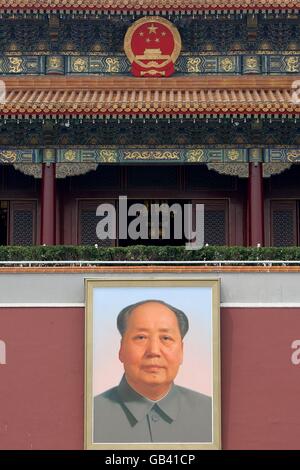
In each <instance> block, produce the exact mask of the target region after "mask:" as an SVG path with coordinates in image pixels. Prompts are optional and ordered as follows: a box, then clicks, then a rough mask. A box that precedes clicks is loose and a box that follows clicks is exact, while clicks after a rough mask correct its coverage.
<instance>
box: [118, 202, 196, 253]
mask: <svg viewBox="0 0 300 470" xmlns="http://www.w3.org/2000/svg"><path fill="white" fill-rule="evenodd" d="M190 202H191V201H189V200H180V201H178V200H162V199H159V200H154V199H151V200H150V199H148V200H132V199H131V200H128V208H129V207H130V206H132V205H133V204H143V205H144V206H145V207H146V208H147V211H148V214H149V219H148V239H147V240H145V239H138V240H132V239H130V238H127V239H126V240H122V239H119V246H129V245H152V246H153V245H156V246H163V245H168V246H180V245H184V244H185V243H186V241H187V240H186V239H185V237H184V226H183V212H184V204H188V203H190ZM152 204H158V205H161V204H165V205H167V206H169V207H171V206H172V205H173V204H177V210H176V209H175V208H174V209H175V211H176V212H177V211H178V210H179V211H180V215H181V214H182V227H181V231H182V238H180V239H178V238H175V233H174V212H171V213H170V219H169V223H168V218H166V219H165V220H163V218H162V215H160V218H159V227H156V229H153V227H152V226H151V218H150V214H151V205H152ZM180 215H179V217H180ZM134 218H135V217H130V216H128V223H129V224H130V222H131V221H132V220H133V219H134ZM179 220H180V219H179ZM164 222H165V223H164ZM168 225H169V226H170V227H169V230H170V233H169V235H170V238H167V239H166V238H164V236H166V237H167V232H168V228H167V226H168ZM156 232H157V233H156ZM157 237H159V238H157Z"/></svg>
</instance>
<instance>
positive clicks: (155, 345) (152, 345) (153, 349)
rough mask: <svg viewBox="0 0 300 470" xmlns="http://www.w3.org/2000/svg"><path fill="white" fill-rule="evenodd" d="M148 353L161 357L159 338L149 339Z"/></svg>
mask: <svg viewBox="0 0 300 470" xmlns="http://www.w3.org/2000/svg"><path fill="white" fill-rule="evenodd" d="M146 352H147V354H149V355H155V356H160V341H159V338H149V341H148V344H147V350H146Z"/></svg>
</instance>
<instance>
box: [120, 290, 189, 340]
mask: <svg viewBox="0 0 300 470" xmlns="http://www.w3.org/2000/svg"><path fill="white" fill-rule="evenodd" d="M149 302H156V303H158V304H162V305H165V306H166V307H168V308H169V309H170V310H171V311H172V312H173V313H174V314H175V315H176V318H177V321H178V326H179V330H180V335H181V338H184V336H185V335H186V333H187V331H188V329H189V320H188V318H187V316H186V314H185V313H184V312H183V311H182V310H179V308H176V307H173V306H172V305H170V304H167V303H166V302H164V301H163V300H151V299H150V300H142V301H141V302H137V303H135V304H131V305H128V306H127V307H125V308H123V309H122V310H121V312H120V313H119V315H118V318H117V327H118V330H119V332H120V334H121V336H123V335H124V333H125V331H126V328H127V320H128V317H129V316H130V315H131V313H132V312H133V310H134V309H135V308H136V307H138V306H139V305H143V304H147V303H149Z"/></svg>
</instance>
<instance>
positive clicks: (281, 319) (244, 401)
mask: <svg viewBox="0 0 300 470" xmlns="http://www.w3.org/2000/svg"><path fill="white" fill-rule="evenodd" d="M221 332H222V338H221V341H222V441H223V448H225V449H240V448H244V449H247V448H250V449H263V448H269V449H272V448H274V449H289V448H297V449H300V440H299V436H300V406H299V396H300V365H298V366H295V365H293V364H292V363H291V355H292V352H293V351H292V349H291V343H292V342H293V341H294V340H295V339H300V309H296V308H295V309H290V308H289V309H283V308H274V309H271V308H265V309H237V308H235V309H234V308H226V309H223V310H222V313H221ZM0 339H2V340H4V341H5V342H6V345H7V364H6V365H0V449H30V448H32V449H64V448H66V449H78V448H82V447H83V407H84V400H83V398H84V397H83V387H84V309H82V308H32V309H31V308H23V309H21V308H2V309H0Z"/></svg>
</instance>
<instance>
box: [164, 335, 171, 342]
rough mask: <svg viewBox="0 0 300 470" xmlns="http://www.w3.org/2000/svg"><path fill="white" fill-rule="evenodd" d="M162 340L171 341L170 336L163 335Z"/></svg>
mask: <svg viewBox="0 0 300 470" xmlns="http://www.w3.org/2000/svg"><path fill="white" fill-rule="evenodd" d="M163 340H164V341H172V338H171V336H163Z"/></svg>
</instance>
